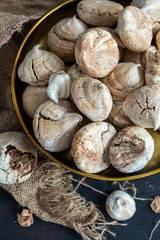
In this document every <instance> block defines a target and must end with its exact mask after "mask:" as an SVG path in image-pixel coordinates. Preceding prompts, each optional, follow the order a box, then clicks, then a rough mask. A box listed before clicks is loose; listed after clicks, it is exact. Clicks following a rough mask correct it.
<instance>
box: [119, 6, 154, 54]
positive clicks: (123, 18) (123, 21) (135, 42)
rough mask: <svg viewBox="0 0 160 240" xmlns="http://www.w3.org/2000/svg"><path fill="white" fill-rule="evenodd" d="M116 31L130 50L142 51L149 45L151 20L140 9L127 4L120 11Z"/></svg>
mask: <svg viewBox="0 0 160 240" xmlns="http://www.w3.org/2000/svg"><path fill="white" fill-rule="evenodd" d="M116 32H117V34H118V35H119V36H120V38H121V40H122V42H123V44H124V45H125V46H126V48H128V49H129V50H130V51H133V52H144V51H146V50H147V49H148V48H149V46H150V45H151V41H152V21H151V19H150V18H149V17H148V16H147V15H146V14H145V13H144V12H143V11H142V10H141V9H139V8H137V7H132V6H128V7H126V8H125V9H124V10H123V11H122V12H121V13H120V16H119V18H118V26H117V29H116Z"/></svg>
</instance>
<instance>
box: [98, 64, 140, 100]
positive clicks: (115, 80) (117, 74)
mask: <svg viewBox="0 0 160 240" xmlns="http://www.w3.org/2000/svg"><path fill="white" fill-rule="evenodd" d="M102 82H103V83H104V84H105V85H106V86H107V87H108V88H109V90H110V92H111V94H112V96H113V95H114V96H116V97H118V98H119V99H121V100H124V99H125V98H126V97H127V96H128V95H129V93H131V92H133V91H134V90H135V89H137V88H140V87H141V86H143V85H144V69H143V67H142V66H141V65H140V64H134V63H119V64H118V65H117V67H116V68H115V69H114V70H113V71H112V72H111V73H110V74H109V75H108V76H106V77H104V78H103V79H102Z"/></svg>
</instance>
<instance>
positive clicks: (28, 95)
mask: <svg viewBox="0 0 160 240" xmlns="http://www.w3.org/2000/svg"><path fill="white" fill-rule="evenodd" d="M47 100H49V98H48V96H47V87H40V86H31V85H28V86H27V87H26V88H25V89H24V92H23V94H22V104H23V109H24V111H25V112H26V113H27V114H28V116H30V117H31V118H34V114H35V112H36V110H37V108H38V107H39V106H40V105H41V104H42V103H44V102H46V101H47Z"/></svg>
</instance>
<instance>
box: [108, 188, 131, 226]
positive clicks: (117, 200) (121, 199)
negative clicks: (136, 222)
mask: <svg viewBox="0 0 160 240" xmlns="http://www.w3.org/2000/svg"><path fill="white" fill-rule="evenodd" d="M106 211H107V213H108V215H109V216H110V217H111V218H113V219H115V220H118V221H125V220H128V219H130V218H131V217H132V216H133V215H134V214H135V212H136V204H135V201H134V199H133V198H132V197H131V196H130V195H129V194H128V193H126V192H124V191H121V190H117V191H114V192H112V193H111V194H110V195H109V196H108V197H107V200H106Z"/></svg>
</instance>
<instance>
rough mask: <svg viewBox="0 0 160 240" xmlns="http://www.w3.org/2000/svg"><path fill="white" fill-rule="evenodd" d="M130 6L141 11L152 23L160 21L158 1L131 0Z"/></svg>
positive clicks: (159, 2) (159, 4)
mask: <svg viewBox="0 0 160 240" xmlns="http://www.w3.org/2000/svg"><path fill="white" fill-rule="evenodd" d="M131 6H135V7H138V8H140V9H142V10H143V11H144V12H145V13H147V15H148V16H149V17H150V18H151V19H153V21H154V22H158V21H160V1H159V0H133V1H132V2H131Z"/></svg>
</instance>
